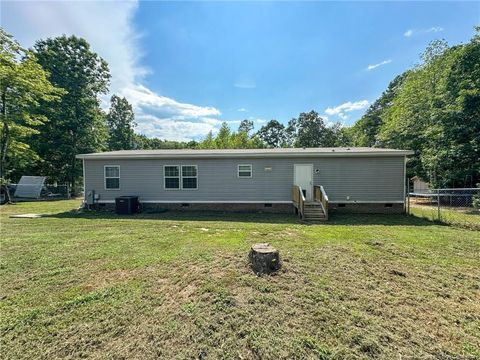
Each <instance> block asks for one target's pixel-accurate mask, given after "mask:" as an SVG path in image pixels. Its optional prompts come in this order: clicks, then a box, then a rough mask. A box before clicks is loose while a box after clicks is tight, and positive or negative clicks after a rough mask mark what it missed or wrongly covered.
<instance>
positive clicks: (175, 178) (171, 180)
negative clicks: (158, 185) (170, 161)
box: [163, 165, 180, 189]
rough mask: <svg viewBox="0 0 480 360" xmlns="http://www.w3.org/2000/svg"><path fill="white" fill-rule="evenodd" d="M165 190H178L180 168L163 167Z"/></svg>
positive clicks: (174, 166) (176, 166)
mask: <svg viewBox="0 0 480 360" xmlns="http://www.w3.org/2000/svg"><path fill="white" fill-rule="evenodd" d="M163 173H164V179H165V189H180V167H179V166H178V165H165V166H164V167H163Z"/></svg>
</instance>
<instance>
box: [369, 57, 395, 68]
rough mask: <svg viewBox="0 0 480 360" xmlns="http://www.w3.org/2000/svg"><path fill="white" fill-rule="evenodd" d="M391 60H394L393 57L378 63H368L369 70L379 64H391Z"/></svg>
mask: <svg viewBox="0 0 480 360" xmlns="http://www.w3.org/2000/svg"><path fill="white" fill-rule="evenodd" d="M391 62H392V60H391V59H388V60H383V61H382V62H379V63H378V64H373V65H368V66H367V70H368V71H370V70H373V69H376V68H377V67H379V66H382V65H387V64H390V63H391Z"/></svg>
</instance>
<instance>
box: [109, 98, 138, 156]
mask: <svg viewBox="0 0 480 360" xmlns="http://www.w3.org/2000/svg"><path fill="white" fill-rule="evenodd" d="M110 103H111V105H110V111H109V113H108V116H107V124H108V132H109V138H108V148H109V150H130V149H133V148H134V130H133V128H134V127H135V126H136V123H135V115H134V114H133V109H132V105H130V103H129V102H128V101H127V99H126V98H121V97H119V96H117V95H113V96H112V98H111V100H110Z"/></svg>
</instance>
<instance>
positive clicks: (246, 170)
mask: <svg viewBox="0 0 480 360" xmlns="http://www.w3.org/2000/svg"><path fill="white" fill-rule="evenodd" d="M237 170H238V171H237V174H238V177H239V178H251V177H252V164H240V165H238V169H237Z"/></svg>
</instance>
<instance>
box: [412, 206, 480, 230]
mask: <svg viewBox="0 0 480 360" xmlns="http://www.w3.org/2000/svg"><path fill="white" fill-rule="evenodd" d="M410 214H412V215H414V216H417V217H420V218H425V219H427V220H432V221H437V222H442V223H444V224H447V225H454V226H457V227H464V228H466V229H470V230H480V211H478V210H476V209H474V208H448V207H443V206H442V207H441V208H440V219H439V217H438V208H437V207H436V206H435V205H421V204H412V205H411V206H410Z"/></svg>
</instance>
